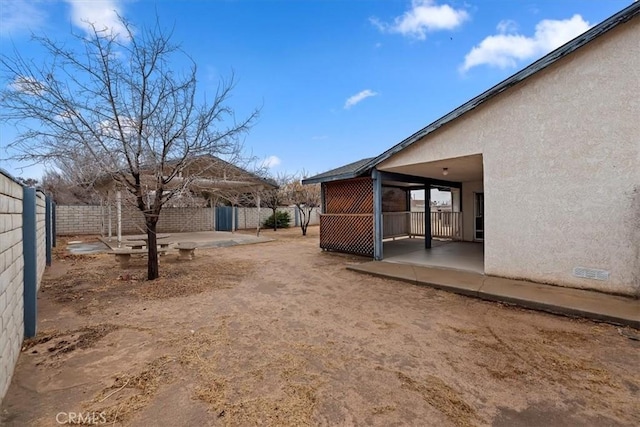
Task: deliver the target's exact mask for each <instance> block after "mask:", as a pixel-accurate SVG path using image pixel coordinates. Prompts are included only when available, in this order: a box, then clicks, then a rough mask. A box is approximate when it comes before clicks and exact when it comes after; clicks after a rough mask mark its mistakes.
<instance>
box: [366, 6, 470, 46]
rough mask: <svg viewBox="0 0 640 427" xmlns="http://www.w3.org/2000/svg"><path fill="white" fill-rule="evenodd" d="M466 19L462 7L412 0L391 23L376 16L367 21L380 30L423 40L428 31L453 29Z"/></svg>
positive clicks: (467, 16) (466, 14) (466, 16)
mask: <svg viewBox="0 0 640 427" xmlns="http://www.w3.org/2000/svg"><path fill="white" fill-rule="evenodd" d="M468 19H469V14H468V13H467V11H466V10H464V9H454V8H453V7H451V6H449V5H448V4H440V5H439V4H436V2H435V1H434V0H412V1H411V9H409V10H408V11H406V12H405V13H404V14H403V15H402V16H398V17H396V18H395V19H394V20H393V23H385V22H381V21H380V20H379V19H378V18H370V19H369V21H370V22H371V23H372V24H373V25H374V26H375V27H377V28H378V29H379V30H380V31H382V32H388V33H400V34H402V35H403V36H408V37H413V38H416V39H419V40H424V39H425V38H426V36H427V33H428V32H433V31H440V30H453V29H454V28H457V27H459V26H460V25H462V23H463V22H464V21H466V20H468Z"/></svg>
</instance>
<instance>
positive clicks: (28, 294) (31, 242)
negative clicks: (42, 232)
mask: <svg viewBox="0 0 640 427" xmlns="http://www.w3.org/2000/svg"><path fill="white" fill-rule="evenodd" d="M22 191H23V197H22V256H23V259H24V283H23V286H24V288H23V298H24V335H25V337H26V338H31V337H34V336H35V335H36V321H37V311H38V307H37V299H36V297H37V293H38V292H37V286H38V279H37V275H38V273H37V272H38V256H37V252H36V251H37V238H36V189H35V188H32V187H23V190H22Z"/></svg>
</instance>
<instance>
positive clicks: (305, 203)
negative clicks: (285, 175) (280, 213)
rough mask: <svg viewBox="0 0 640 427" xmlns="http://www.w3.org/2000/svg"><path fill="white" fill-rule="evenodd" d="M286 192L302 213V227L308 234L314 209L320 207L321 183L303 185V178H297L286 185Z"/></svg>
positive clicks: (303, 233)
mask: <svg viewBox="0 0 640 427" xmlns="http://www.w3.org/2000/svg"><path fill="white" fill-rule="evenodd" d="M303 178H304V174H303ZM286 194H287V197H288V199H289V200H290V201H291V203H293V204H294V205H295V206H296V208H297V209H298V212H299V213H300V228H301V229H302V235H303V236H306V235H307V227H309V222H310V221H311V215H312V214H313V210H314V209H315V208H318V207H320V184H309V185H302V179H296V180H294V181H293V182H291V183H289V184H288V185H287V186H286Z"/></svg>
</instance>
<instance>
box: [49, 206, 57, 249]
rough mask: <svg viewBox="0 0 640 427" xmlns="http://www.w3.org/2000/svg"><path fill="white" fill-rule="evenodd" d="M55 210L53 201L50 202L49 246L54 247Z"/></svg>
mask: <svg viewBox="0 0 640 427" xmlns="http://www.w3.org/2000/svg"><path fill="white" fill-rule="evenodd" d="M56 209H58V205H56V203H55V202H54V201H52V202H51V246H53V247H54V248H55V247H56Z"/></svg>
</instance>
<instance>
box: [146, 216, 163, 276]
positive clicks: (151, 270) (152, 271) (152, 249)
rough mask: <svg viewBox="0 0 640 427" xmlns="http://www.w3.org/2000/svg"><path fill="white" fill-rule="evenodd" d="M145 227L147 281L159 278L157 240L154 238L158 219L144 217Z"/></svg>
mask: <svg viewBox="0 0 640 427" xmlns="http://www.w3.org/2000/svg"><path fill="white" fill-rule="evenodd" d="M145 223H146V226H147V239H148V240H147V250H148V253H147V255H148V258H149V261H148V263H147V279H148V280H155V279H157V278H158V277H160V269H159V267H158V240H157V238H156V225H157V223H158V217H157V216H154V217H145Z"/></svg>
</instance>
